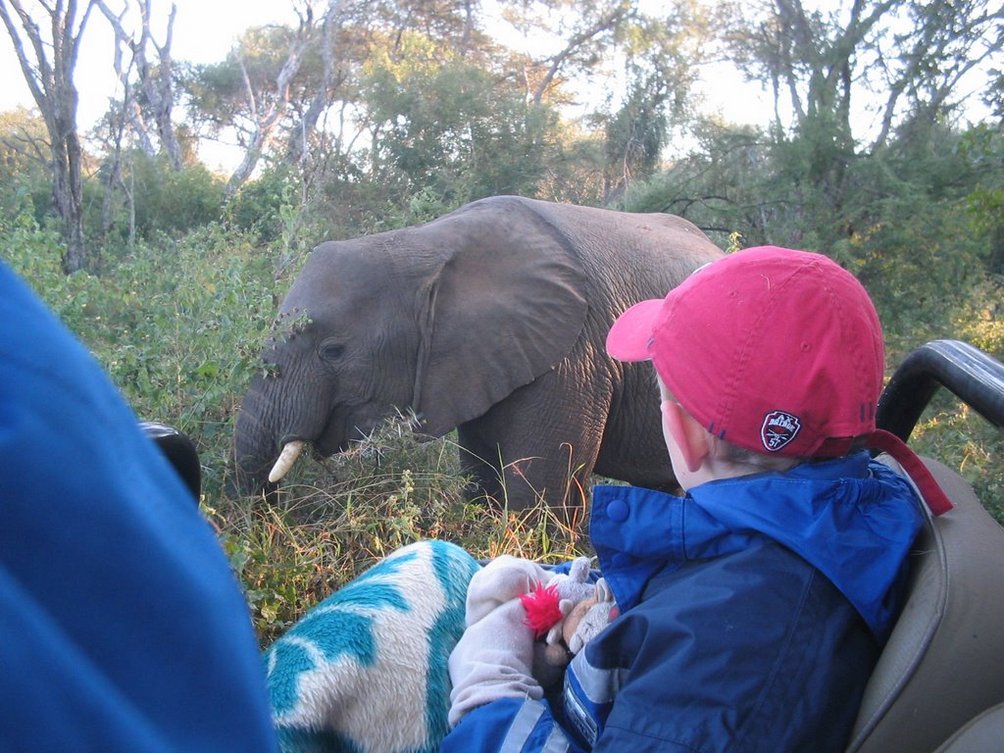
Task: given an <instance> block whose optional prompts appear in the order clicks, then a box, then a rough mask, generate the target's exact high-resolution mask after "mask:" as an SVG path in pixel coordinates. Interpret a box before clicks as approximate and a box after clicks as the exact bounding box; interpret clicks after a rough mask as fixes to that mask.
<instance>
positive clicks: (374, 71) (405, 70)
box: [363, 34, 556, 206]
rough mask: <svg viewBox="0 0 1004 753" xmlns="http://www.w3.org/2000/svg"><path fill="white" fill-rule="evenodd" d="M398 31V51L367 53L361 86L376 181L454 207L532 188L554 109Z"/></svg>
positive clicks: (406, 195)
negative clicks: (372, 131)
mask: <svg viewBox="0 0 1004 753" xmlns="http://www.w3.org/2000/svg"><path fill="white" fill-rule="evenodd" d="M441 58H442V53H441V51H439V50H438V49H437V48H436V46H435V45H434V44H433V43H432V41H431V40H429V39H427V38H424V37H421V36H419V35H417V34H405V35H404V36H403V38H402V40H401V50H400V52H399V55H397V56H395V57H393V58H392V57H391V56H390V54H387V53H385V54H382V55H375V56H374V57H373V58H372V59H371V60H370V61H369V62H368V63H367V64H366V66H365V68H364V77H363V95H364V99H365V102H366V105H367V108H368V110H369V118H370V119H371V120H372V121H373V122H374V124H375V128H376V130H377V131H378V132H379V134H380V138H379V142H378V143H377V145H376V148H375V149H374V155H373V157H374V161H375V164H376V166H377V167H376V171H375V172H376V175H375V176H374V177H375V178H376V179H377V180H378V181H380V182H381V183H383V184H384V185H385V186H387V188H388V193H389V198H390V199H391V201H392V202H394V203H396V204H399V205H403V204H406V203H408V202H409V201H410V199H411V197H412V196H413V195H414V194H416V193H419V192H421V191H422V190H423V189H426V190H429V191H432V192H433V193H434V194H435V195H437V196H439V197H443V198H444V199H445V200H446V202H447V203H449V204H452V205H453V206H459V205H460V204H463V203H465V202H467V201H470V200H473V199H476V198H481V197H484V196H489V195H493V194H526V195H533V194H534V189H535V186H536V184H537V182H538V181H539V180H540V178H541V176H542V175H543V171H544V166H543V162H542V158H543V156H544V154H545V150H546V145H547V143H548V139H549V135H548V134H549V130H550V129H551V128H553V126H554V124H555V122H556V116H555V114H554V113H552V112H551V111H549V110H548V109H547V108H546V107H543V106H533V105H529V104H527V103H526V102H525V100H524V97H523V95H522V92H520V91H518V90H516V89H504V88H502V87H500V86H499V85H498V84H497V82H495V81H493V79H492V76H491V74H490V73H489V72H488V71H486V70H484V69H483V68H481V67H479V66H477V65H474V64H472V63H470V62H468V61H467V60H464V59H461V58H459V57H456V56H448V57H447V59H446V60H445V62H444V61H443V60H442V59H441Z"/></svg>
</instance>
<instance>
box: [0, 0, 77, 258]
mask: <svg viewBox="0 0 1004 753" xmlns="http://www.w3.org/2000/svg"><path fill="white" fill-rule="evenodd" d="M39 5H40V6H41V8H42V11H44V14H45V16H46V17H47V18H48V22H49V23H48V27H49V33H48V35H47V36H44V35H43V33H42V29H41V27H40V26H39V24H38V22H36V21H35V19H34V18H33V17H32V16H31V14H30V13H28V11H26V10H25V8H24V5H23V3H22V2H21V0H0V17H2V18H3V22H4V26H6V27H7V33H8V34H9V35H10V38H11V41H12V42H13V44H14V51H15V52H16V53H17V58H18V62H19V63H20V65H21V72H22V73H23V74H24V78H25V81H26V82H27V83H28V88H29V90H30V91H31V96H32V98H33V99H34V100H35V104H36V105H38V109H39V111H40V112H41V113H42V117H43V119H44V120H45V127H46V131H47V132H48V135H49V154H50V158H51V169H52V184H53V189H52V193H53V204H54V206H55V209H56V213H57V214H58V215H59V218H60V220H61V222H62V232H63V239H64V241H65V243H66V250H65V252H64V254H63V258H62V266H63V271H64V272H66V273H67V274H69V273H70V272H75V271H77V270H80V269H82V268H83V267H84V266H85V264H86V262H87V249H86V245H85V242H84V230H83V220H84V209H83V183H82V173H81V164H82V159H83V150H82V149H81V146H80V138H79V135H78V134H77V102H78V94H77V89H76V86H75V85H74V83H73V71H74V69H75V67H76V64H77V55H78V53H79V50H80V39H81V36H82V34H83V31H84V27H85V26H86V25H87V19H88V18H89V17H90V13H91V10H92V8H93V7H94V5H95V0H88V2H87V4H86V6H85V8H84V11H83V13H82V15H80V16H79V19H78V6H77V2H76V0H56V2H55V3H54V4H51V5H50V4H46V3H39ZM11 10H13V11H14V15H12V14H11ZM15 18H16V21H15ZM26 40H27V42H28V44H29V45H30V48H26V46H25V41H26Z"/></svg>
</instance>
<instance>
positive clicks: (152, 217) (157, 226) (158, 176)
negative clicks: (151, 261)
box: [125, 153, 224, 239]
mask: <svg viewBox="0 0 1004 753" xmlns="http://www.w3.org/2000/svg"><path fill="white" fill-rule="evenodd" d="M125 180H126V181H127V182H128V183H129V186H130V189H131V191H132V194H133V196H134V199H135V202H136V231H137V233H138V234H139V235H140V236H141V237H143V238H147V239H150V238H153V237H154V236H155V235H156V234H157V233H166V234H167V235H170V236H178V235H179V234H181V233H184V232H187V231H189V230H193V229H195V228H198V227H202V226H204V225H208V224H209V223H211V222H215V221H216V220H218V219H219V218H220V211H221V209H222V206H223V188H224V184H223V181H222V180H221V179H220V178H219V177H217V176H215V175H213V174H212V173H210V172H209V170H207V169H206V167H205V166H204V165H202V164H201V163H196V164H192V165H186V166H185V167H183V168H182V169H181V170H173V169H171V166H170V164H169V163H168V160H167V157H166V156H165V155H159V156H157V157H153V158H151V157H148V156H146V155H145V154H142V153H135V154H133V155H131V159H130V164H129V169H128V171H127V174H126V176H125Z"/></svg>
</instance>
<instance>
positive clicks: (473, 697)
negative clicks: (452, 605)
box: [449, 598, 544, 727]
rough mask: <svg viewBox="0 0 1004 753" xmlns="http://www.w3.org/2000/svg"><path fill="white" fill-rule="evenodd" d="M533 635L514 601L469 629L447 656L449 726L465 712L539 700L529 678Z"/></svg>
mask: <svg viewBox="0 0 1004 753" xmlns="http://www.w3.org/2000/svg"><path fill="white" fill-rule="evenodd" d="M533 643H534V637H533V630H532V629H531V628H530V627H529V626H528V625H527V624H526V611H525V610H524V609H523V604H522V602H521V601H520V600H519V598H515V599H511V600H509V601H507V602H505V603H504V604H502V605H500V606H498V607H495V608H494V609H493V610H492V611H491V612H489V613H488V614H487V615H485V616H484V617H482V618H481V619H480V620H478V621H477V622H475V623H474V624H472V625H469V626H468V627H467V629H466V630H465V631H464V634H463V636H461V638H460V641H459V642H458V643H457V645H456V648H454V649H453V653H452V654H450V662H449V667H450V680H451V682H452V683H453V690H452V691H451V693H450V715H449V722H450V726H451V727H452V726H455V725H456V724H457V722H459V721H460V719H461V718H462V717H463V716H464V714H466V713H467V712H468V711H471V710H472V709H475V708H477V707H478V706H481V705H483V704H486V703H489V702H491V701H495V700H498V699H499V698H527V697H529V698H537V699H539V698H541V697H542V696H543V695H544V691H543V689H542V688H541V686H540V684H539V683H538V682H537V681H536V680H534V679H533V675H532V674H531V671H530V669H531V666H532V665H533Z"/></svg>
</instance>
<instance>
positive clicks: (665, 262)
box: [234, 196, 721, 509]
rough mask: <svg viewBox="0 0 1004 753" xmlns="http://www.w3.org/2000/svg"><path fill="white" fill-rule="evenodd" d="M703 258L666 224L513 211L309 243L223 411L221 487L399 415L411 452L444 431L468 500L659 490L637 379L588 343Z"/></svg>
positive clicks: (690, 239) (332, 448)
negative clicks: (411, 415) (268, 342)
mask: <svg viewBox="0 0 1004 753" xmlns="http://www.w3.org/2000/svg"><path fill="white" fill-rule="evenodd" d="M720 256H721V251H720V250H719V249H718V248H717V247H715V246H714V245H713V244H712V243H711V241H710V240H708V238H707V237H706V236H704V234H703V233H701V232H700V231H699V230H698V229H697V228H696V227H695V226H694V225H692V224H691V223H689V222H687V221H685V220H682V219H680V218H678V217H673V216H670V215H664V214H644V215H641V214H626V213H621V212H613V211H609V210H602V209H591V208H585V207H577V206H571V205H563V204H552V203H548V202H543V201H535V200H530V199H523V198H518V197H513V196H497V197H492V198H488V199H483V200H481V201H476V202H473V203H471V204H468V205H466V206H464V207H461V208H460V209H458V210H456V211H455V212H452V213H451V214H448V215H445V216H443V217H440V218H439V219H437V220H434V221H432V222H429V223H427V224H425V225H420V226H417V227H411V228H406V229H403V230H396V231H391V232H386V233H380V234H377V235H372V236H368V237H363V238H356V239H354V240H347V241H333V242H327V243H322V244H321V245H319V246H318V247H317V248H315V249H314V251H313V252H312V253H311V255H310V258H309V259H308V261H307V262H306V264H305V266H304V268H303V270H302V272H301V273H300V275H299V277H298V278H297V279H296V281H295V282H294V284H293V286H292V287H291V289H290V291H289V294H288V295H287V296H286V299H285V300H284V301H283V303H282V305H281V307H280V311H279V322H278V325H277V329H276V333H275V338H276V339H275V341H274V345H273V346H272V347H270V348H269V349H267V350H266V352H265V353H264V354H263V357H264V359H265V361H266V362H267V363H270V364H274V368H270V369H269V370H268V371H267V372H266V373H265V374H263V375H260V376H259V377H257V378H256V379H255V380H254V382H253V383H252V385H251V388H250V390H249V392H248V394H247V395H246V397H245V398H244V401H243V403H242V405H241V409H240V414H239V416H238V419H237V428H236V436H235V445H234V446H235V467H236V471H237V481H238V487H239V488H240V489H241V490H243V491H257V490H260V489H262V488H267V486H268V484H267V481H266V477H267V475H268V472H269V469H270V468H271V466H272V463H273V462H274V461H275V460H276V457H277V456H278V454H279V452H280V449H281V448H282V447H283V445H284V444H285V443H286V442H287V441H290V440H294V439H301V440H306V441H308V442H309V443H310V444H311V445H313V448H314V451H315V453H317V454H319V455H321V456H328V455H332V454H334V453H337V452H339V451H342V450H345V449H346V448H347V447H348V446H349V444H350V443H351V442H352V441H353V440H358V439H360V438H362V437H363V436H365V435H367V434H368V433H369V432H371V431H372V429H373V428H374V427H375V426H376V425H377V424H378V422H380V421H381V420H382V419H383V418H385V417H387V416H388V415H391V414H393V413H394V412H395V410H396V409H400V410H403V411H405V412H407V411H408V410H409V409H413V410H414V411H415V413H416V414H417V415H418V417H419V419H420V421H421V423H420V426H419V427H418V429H417V430H418V431H420V432H422V433H424V434H427V435H431V436H441V435H443V434H445V433H447V432H449V431H450V430H451V429H453V428H457V431H458V441H459V444H460V445H461V447H462V448H463V450H465V451H462V452H461V456H462V463H463V467H464V470H465V472H467V473H470V474H471V475H472V477H473V478H474V479H475V481H476V483H477V485H478V487H479V488H478V489H477V490H474V496H477V495H478V494H481V493H487V494H488V495H490V496H493V497H495V498H496V499H499V500H502V499H504V500H506V501H507V503H508V504H509V506H510V507H512V508H517V509H518V508H524V507H527V506H530V505H532V504H534V503H535V502H536V500H537V499H538V495H539V496H541V497H543V498H544V499H546V500H547V501H548V503H549V504H552V505H555V504H559V503H561V501H562V499H563V498H564V497H565V494H566V489H567V488H569V485H570V484H571V487H570V488H571V489H572V490H573V491H574V490H575V489H576V488H586V484H587V482H588V477H589V474H590V473H591V472H594V471H595V472H596V473H599V474H601V475H604V476H608V477H611V478H615V479H621V480H623V481H627V482H631V483H634V484H640V485H645V486H650V487H655V488H672V487H674V485H675V481H674V479H673V474H672V469H671V467H670V463H669V459H668V456H667V453H666V450H665V446H664V444H663V439H662V431H661V426H660V421H659V416H660V412H659V410H658V397H657V392H656V390H655V385H654V380H653V377H652V372H651V368H650V366H649V365H647V364H623V363H620V362H617V361H614V360H613V359H611V358H610V357H609V356H607V354H606V352H605V349H604V342H605V340H606V335H607V331H608V330H609V328H610V325H611V324H612V323H613V321H614V319H615V318H616V317H617V316H618V315H619V314H620V313H621V312H622V311H624V310H625V309H627V308H628V307H629V306H630V305H632V304H633V303H636V302H637V301H640V300H643V299H647V298H661V297H662V296H664V295H665V293H666V291H667V290H669V289H670V288H671V287H673V286H675V285H676V284H677V283H679V282H680V281H681V280H682V279H683V278H685V277H686V276H687V275H688V274H689V273H690V272H691V271H693V270H694V269H695V268H696V267H698V266H700V265H701V264H704V263H705V262H708V261H711V260H714V259H716V258H718V257H720ZM308 319H309V323H308ZM291 332H292V333H293V334H292V335H290V333H291ZM500 459H501V462H500ZM573 473H574V479H575V480H574V481H570V479H571V477H572V474H573ZM576 484H578V485H579V486H577V485H576ZM569 499H571V500H572V503H573V504H577V503H578V502H579V496H578V495H577V494H573V495H571V496H570V497H569Z"/></svg>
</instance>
